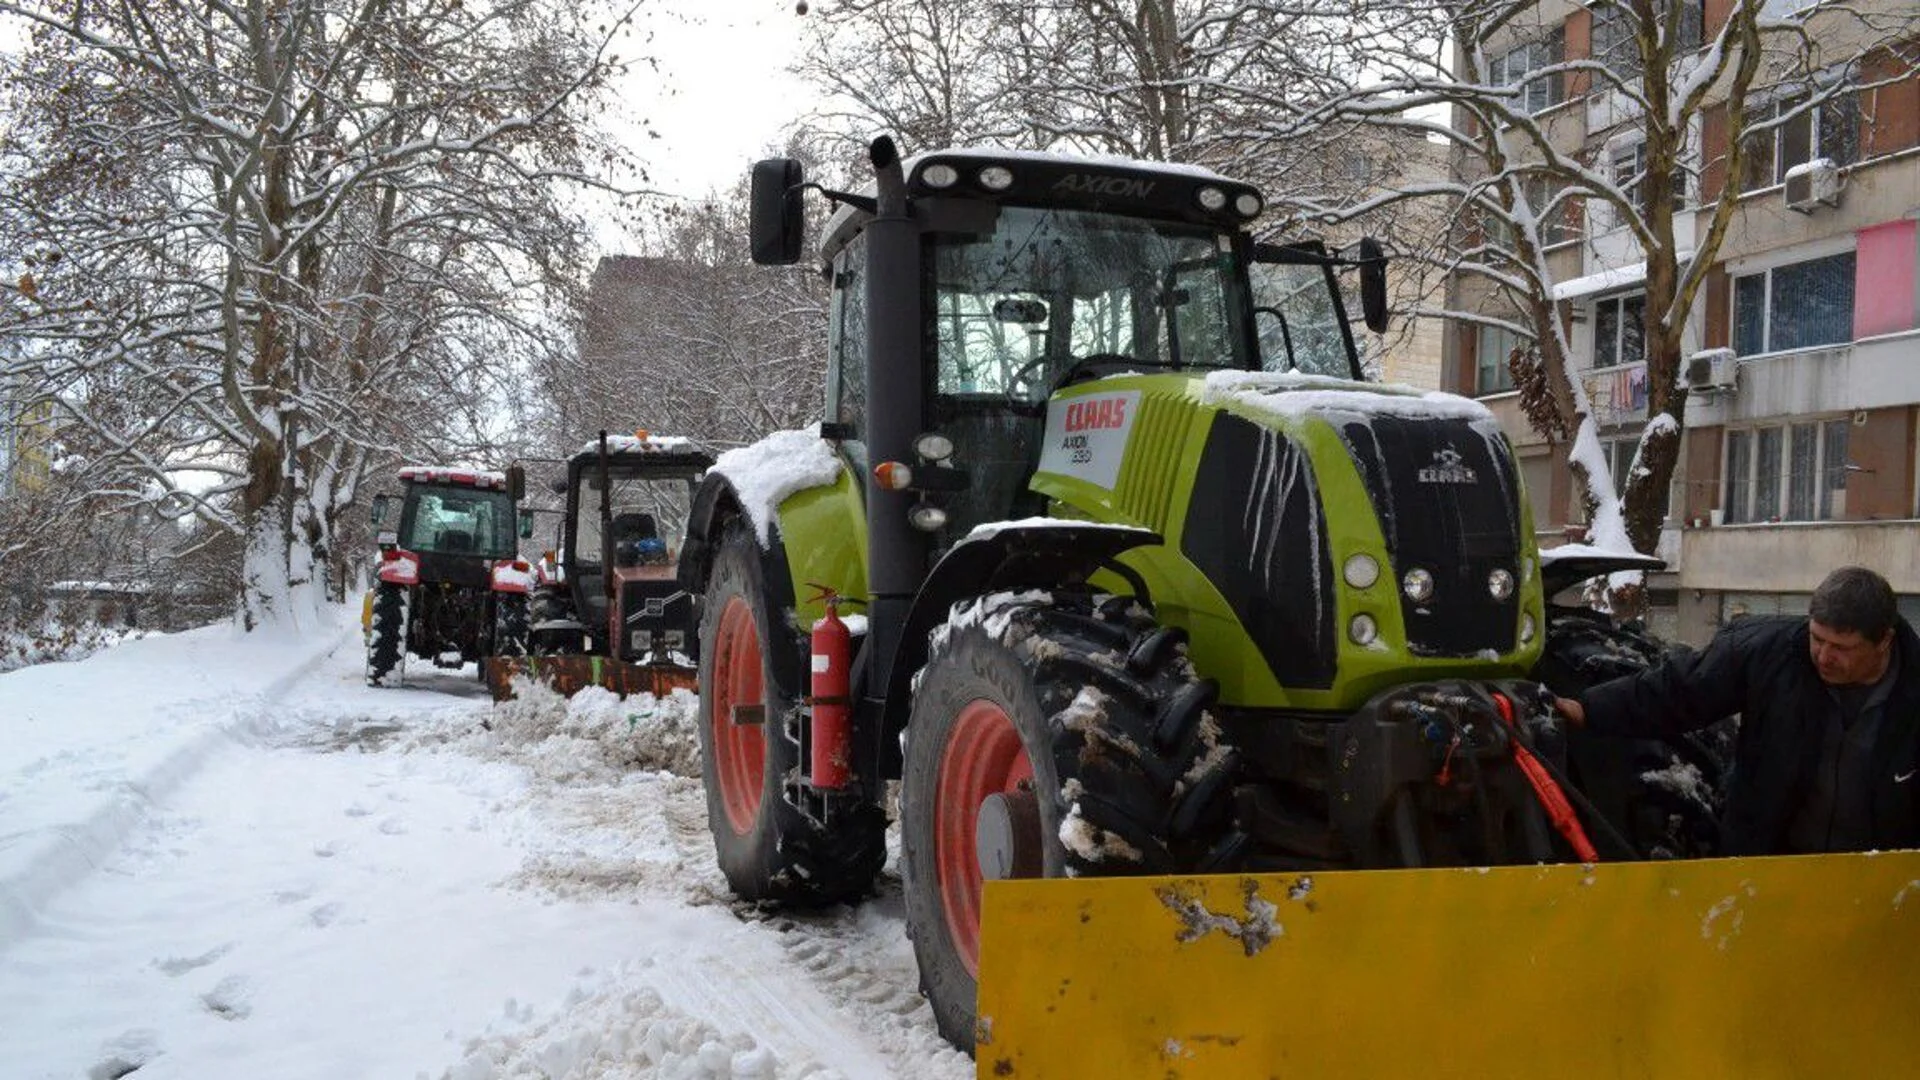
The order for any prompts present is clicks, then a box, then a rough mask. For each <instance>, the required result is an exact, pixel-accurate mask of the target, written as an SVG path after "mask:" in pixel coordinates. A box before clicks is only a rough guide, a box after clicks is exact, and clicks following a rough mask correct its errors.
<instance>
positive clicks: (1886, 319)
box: [1853, 221, 1920, 338]
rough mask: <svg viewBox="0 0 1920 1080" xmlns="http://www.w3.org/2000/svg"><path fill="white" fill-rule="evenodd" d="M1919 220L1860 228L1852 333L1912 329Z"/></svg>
mask: <svg viewBox="0 0 1920 1080" xmlns="http://www.w3.org/2000/svg"><path fill="white" fill-rule="evenodd" d="M1916 227H1920V221H1889V222H1887V223H1886V224H1884V225H1875V226H1873V227H1872V228H1869V229H1862V230H1860V247H1859V250H1858V253H1857V255H1856V257H1855V263H1854V285H1853V336H1854V337H1855V338H1863V337H1872V336H1873V335H1875V334H1891V333H1894V332H1896V331H1899V330H1911V329H1913V328H1914V325H1915V322H1914V307H1915V305H1916V300H1915V289H1914V255H1915V252H1916V250H1920V242H1916V235H1915V229H1916Z"/></svg>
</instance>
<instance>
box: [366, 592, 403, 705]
mask: <svg viewBox="0 0 1920 1080" xmlns="http://www.w3.org/2000/svg"><path fill="white" fill-rule="evenodd" d="M406 651H407V590H406V587H405V586H404V585H393V584H389V583H387V582H384V581H383V582H381V583H379V584H378V585H375V586H374V587H373V621H372V624H371V625H370V626H369V628H368V633H367V685H368V686H379V685H380V684H381V682H382V681H383V680H384V679H386V677H387V676H388V675H390V674H392V673H393V669H394V668H397V667H399V666H400V661H401V659H402V658H403V657H404V656H405V655H406Z"/></svg>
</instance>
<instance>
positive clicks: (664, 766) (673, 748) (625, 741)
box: [488, 681, 700, 783]
mask: <svg viewBox="0 0 1920 1080" xmlns="http://www.w3.org/2000/svg"><path fill="white" fill-rule="evenodd" d="M514 693H515V694H516V695H517V696H516V697H515V698H514V699H513V700H512V701H503V702H501V703H500V704H498V705H496V706H495V707H494V710H493V714H492V716H491V717H489V725H488V726H489V727H490V728H491V730H492V732H493V734H494V736H495V737H496V738H497V739H498V740H499V741H500V742H501V743H504V744H508V745H510V746H513V747H514V748H516V756H518V757H520V758H522V759H524V760H525V761H526V762H527V764H528V765H529V766H531V767H532V768H533V769H534V770H535V772H537V773H538V774H540V776H541V777H542V778H543V779H548V780H553V781H556V782H560V783H566V782H568V781H570V780H575V779H580V780H590V781H595V782H605V781H607V780H610V779H616V778H618V777H621V776H624V775H626V774H629V773H631V772H634V771H635V770H644V771H647V772H667V773H672V774H674V775H676V776H689V777H698V776H699V775H700V737H699V729H698V726H697V724H698V720H697V715H698V711H699V707H700V701H699V698H697V697H696V696H695V695H693V694H690V693H688V692H687V691H685V690H675V691H674V692H673V693H672V694H671V695H670V696H668V697H665V698H656V697H654V696H653V695H651V694H634V695H633V696H631V697H628V698H624V699H623V698H621V697H620V696H619V695H618V694H615V693H613V692H612V691H610V690H607V689H605V688H603V687H598V686H589V687H587V688H585V689H583V690H581V691H580V692H579V693H577V694H575V695H573V696H572V697H571V698H566V697H561V696H560V695H559V694H556V693H554V692H553V691H552V690H551V689H549V688H547V687H545V686H542V685H539V684H537V683H533V682H531V681H528V682H524V683H521V682H516V683H515V685H514Z"/></svg>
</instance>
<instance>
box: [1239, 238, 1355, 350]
mask: <svg viewBox="0 0 1920 1080" xmlns="http://www.w3.org/2000/svg"><path fill="white" fill-rule="evenodd" d="M1316 257H1317V256H1316ZM1247 276H1248V279H1249V283H1250V284H1251V286H1252V288H1253V303H1254V308H1253V318H1254V328H1255V329H1256V330H1257V331H1258V333H1259V338H1260V366H1261V368H1262V369H1263V370H1265V371H1300V372H1305V373H1306V374H1308V375H1326V376H1330V377H1333V378H1338V379H1348V378H1355V377H1357V372H1356V371H1355V370H1354V367H1353V362H1352V360H1351V359H1350V357H1351V356H1352V353H1351V351H1350V349H1351V346H1350V345H1349V344H1348V331H1347V325H1346V314H1345V312H1344V311H1343V310H1342V305H1341V303H1340V299H1339V293H1338V291H1337V286H1336V284H1335V279H1334V276H1333V271H1332V270H1331V269H1330V268H1328V267H1327V266H1326V265H1324V264H1323V263H1321V262H1317V261H1316V262H1304V261H1302V262H1292V261H1284V256H1283V257H1282V258H1278V259H1275V260H1273V261H1268V260H1266V259H1260V258H1256V259H1255V261H1254V264H1253V265H1252V266H1250V267H1248V268H1247Z"/></svg>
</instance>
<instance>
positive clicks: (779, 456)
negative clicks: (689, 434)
mask: <svg viewBox="0 0 1920 1080" xmlns="http://www.w3.org/2000/svg"><path fill="white" fill-rule="evenodd" d="M840 467H841V466H840V458H839V457H838V456H836V455H835V454H834V452H833V449H832V448H831V447H829V446H828V445H827V443H826V440H824V439H822V438H821V437H820V432H819V429H818V428H815V429H812V430H809V431H776V432H774V433H773V434H771V435H769V436H767V437H766V438H764V439H761V440H760V441H759V442H757V443H752V444H750V445H748V446H742V447H740V448H739V449H737V450H729V451H727V452H726V453H724V454H721V455H720V457H719V458H718V459H717V460H715V461H714V463H713V468H712V469H711V470H710V471H711V472H716V473H719V474H720V475H722V476H724V477H726V478H727V480H728V481H729V482H730V483H732V484H733V490H734V494H735V495H737V496H739V499H740V506H741V508H742V509H744V510H746V512H747V518H748V519H749V520H750V521H752V522H753V532H754V535H755V536H757V537H759V539H760V546H761V547H766V546H768V545H770V544H771V543H772V542H773V536H772V533H773V523H774V521H775V520H777V519H778V517H779V514H780V504H781V503H782V502H785V501H786V499H787V496H789V495H792V494H794V493H795V492H799V491H805V490H807V489H808V488H816V487H825V486H827V485H828V484H831V483H833V482H834V481H836V480H838V479H839V478H840Z"/></svg>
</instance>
